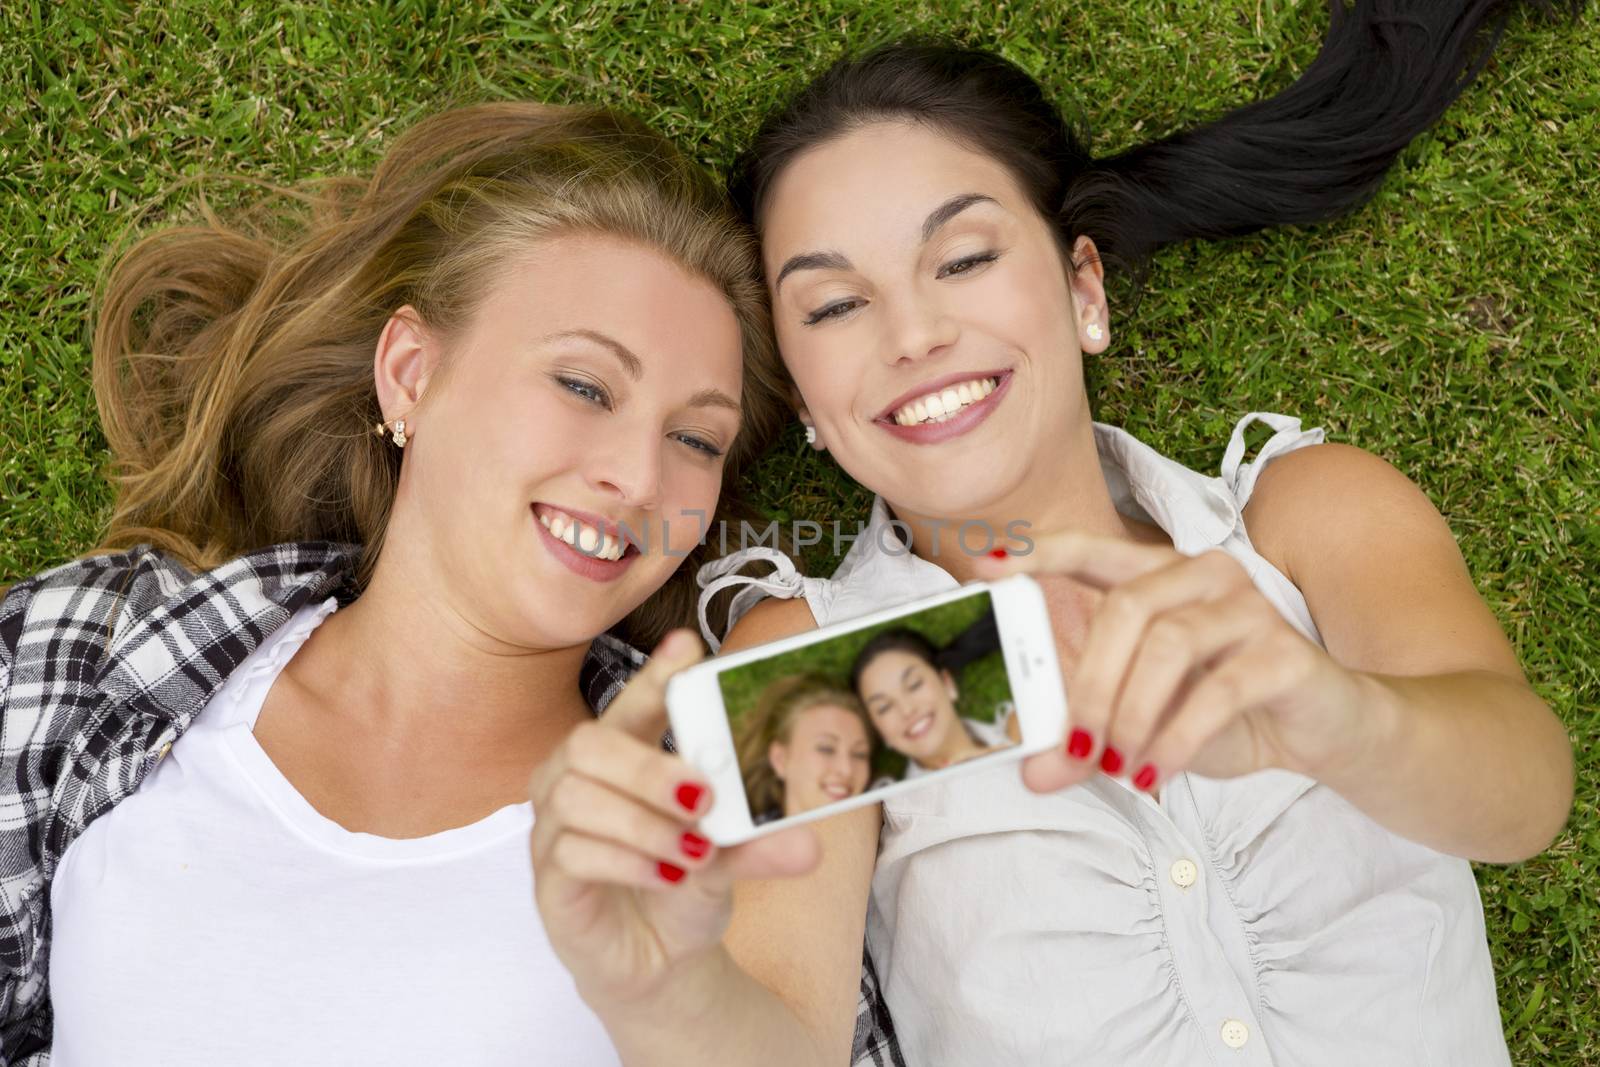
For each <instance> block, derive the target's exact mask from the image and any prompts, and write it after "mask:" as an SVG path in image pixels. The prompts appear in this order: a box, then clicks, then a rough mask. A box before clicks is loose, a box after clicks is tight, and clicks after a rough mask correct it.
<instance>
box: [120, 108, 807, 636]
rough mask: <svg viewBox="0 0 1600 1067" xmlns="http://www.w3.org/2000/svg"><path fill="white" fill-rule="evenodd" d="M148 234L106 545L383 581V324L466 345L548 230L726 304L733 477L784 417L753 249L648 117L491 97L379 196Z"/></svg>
mask: <svg viewBox="0 0 1600 1067" xmlns="http://www.w3.org/2000/svg"><path fill="white" fill-rule="evenodd" d="M199 210H200V219H199V221H198V222H197V223H195V224H192V225H186V226H175V227H172V228H168V229H165V230H161V231H159V232H156V233H153V234H150V235H149V236H146V237H144V238H143V239H142V240H139V241H138V242H137V243H136V244H134V245H133V246H132V247H131V248H130V249H129V250H128V251H127V252H126V253H125V254H124V255H122V256H121V257H120V258H118V259H117V260H116V261H115V262H114V264H113V265H112V267H111V268H110V270H109V273H108V275H107V277H106V278H105V280H104V284H103V287H102V296H101V297H100V299H99V301H98V306H97V310H96V325H95V331H94V342H93V351H94V389H95V398H96V401H97V403H98V405H99V410H100V418H101V421H102V423H103V424H104V427H105V434H106V439H107V441H108V442H109V444H110V448H111V454H112V459H113V464H114V475H113V476H114V481H115V483H116V487H117V497H116V504H115V507H114V510H113V512H112V515H111V519H110V524H109V526H108V528H107V530H106V533H105V536H104V539H103V541H102V543H101V545H100V546H99V547H100V550H115V549H120V548H126V547H129V546H132V545H134V544H138V543H149V544H152V545H154V546H156V547H157V548H160V549H163V550H165V551H167V552H170V553H172V554H174V555H176V556H177V557H179V558H180V559H182V560H183V561H184V562H185V563H186V564H187V565H189V566H191V567H196V568H209V567H214V566H216V565H218V564H220V563H221V562H222V561H224V560H226V559H228V558H230V557H232V556H235V555H238V554H241V553H243V552H247V551H251V550H253V549H257V548H261V547H264V546H267V545H270V544H275V543H278V542H283V541H337V542H354V543H356V544H358V545H360V546H361V556H360V561H359V564H358V567H357V574H356V577H357V581H358V583H360V584H364V583H365V581H366V580H367V579H368V578H369V577H370V575H371V573H372V568H373V564H374V561H375V560H376V558H377V555H378V552H379V551H380V549H381V547H382V545H383V540H384V532H385V527H386V525H387V523H388V519H389V511H390V506H391V504H392V502H393V499H394V493H395V487H396V485H397V483H398V480H399V473H400V453H399V451H398V450H397V449H395V448H393V447H392V446H391V445H390V444H389V443H388V442H387V441H384V440H380V439H379V438H378V437H376V436H375V435H374V434H373V432H372V431H373V427H374V425H375V424H376V423H377V422H378V421H380V420H381V418H382V415H381V413H380V410H379V407H378V402H377V395H376V391H375V388H374V384H373V370H372V360H373V350H374V347H375V345H376V342H377V338H378V335H379V333H380V331H381V330H382V328H383V326H384V324H385V322H386V321H387V320H388V318H389V316H390V315H391V314H392V313H393V312H394V311H395V310H396V309H398V308H399V307H401V306H403V305H406V304H410V305H412V306H413V307H415V308H416V309H417V311H418V313H419V314H420V316H421V317H422V319H423V321H424V322H425V323H426V324H427V325H428V327H429V328H430V329H431V330H433V331H436V332H438V333H440V334H441V335H444V336H448V335H449V334H450V333H451V331H454V330H457V329H459V328H461V327H462V326H463V325H464V324H465V323H466V321H467V320H468V319H469V317H470V315H471V314H472V312H473V311H474V310H475V307H476V301H477V300H478V299H479V297H480V295H481V294H482V293H484V292H485V291H486V289H487V285H486V284H485V281H486V279H487V278H488V276H489V275H490V273H491V272H493V271H494V270H495V269H496V268H497V266H498V265H499V264H501V263H504V262H505V261H506V260H507V259H508V258H510V257H511V256H512V255H514V254H516V253H518V252H520V251H522V250H524V249H526V248H527V247H528V245H529V244H530V243H531V242H535V241H538V240H540V239H542V238H546V237H550V236H552V235H556V234H561V233H571V232H591V233H602V234H608V235H614V236H620V237H624V238H628V239H632V240H635V241H637V242H639V243H641V244H643V245H645V246H647V247H651V248H654V249H657V250H659V251H660V252H662V253H664V254H665V255H668V256H670V257H671V258H673V259H674V260H676V261H677V262H679V263H680V264H682V265H683V266H684V267H685V268H686V269H688V270H689V271H690V272H691V273H693V274H695V275H697V276H700V277H703V278H705V279H706V280H708V281H710V282H711V283H712V284H714V285H716V286H717V287H718V288H719V289H720V290H721V291H722V292H723V293H724V294H726V296H727V298H728V301H729V303H730V304H731V306H732V308H733V310H734V313H735V315H736V317H737V319H738V323H739V328H740V331H741V334H742V337H743V347H744V366H745V376H744V391H743V404H742V407H743V425H742V429H741V432H740V436H739V439H738V440H737V442H735V444H734V447H733V448H732V449H730V450H729V453H728V459H727V462H726V465H725V472H724V479H723V504H722V506H721V508H720V509H719V510H720V512H721V514H720V515H719V516H715V517H714V519H715V518H720V519H727V518H730V517H743V516H744V515H745V514H746V513H747V509H746V508H745V507H744V505H743V504H742V502H741V501H740V500H739V499H738V498H737V496H736V495H735V482H736V480H737V479H738V478H739V476H740V474H741V473H742V472H743V471H744V470H745V468H746V467H747V465H748V463H749V462H750V461H751V460H752V459H753V458H754V457H755V456H757V455H759V454H760V452H761V450H762V449H764V447H765V446H766V445H767V444H768V443H769V442H770V440H771V439H772V437H773V436H774V435H775V433H776V432H777V430H778V429H779V428H780V427H781V425H782V423H783V420H784V419H785V418H786V415H787V405H786V402H785V399H784V392H783V385H782V382H783V378H782V371H781V369H780V367H779V365H778V362H777V357H776V353H775V352H774V349H773V345H772V341H771V336H770V328H769V322H768V313H767V310H766V306H765V295H764V292H763V289H762V285H761V281H760V273H759V265H758V262H759V261H758V259H757V255H756V252H755V246H754V243H753V240H752V238H751V237H750V235H749V234H748V232H747V231H746V230H745V228H744V227H743V226H741V225H740V224H739V223H738V222H737V220H736V219H735V217H734V215H733V214H732V212H731V210H730V209H729V208H728V207H727V206H726V202H725V198H724V197H723V195H722V193H721V191H720V189H719V188H718V187H717V186H716V185H715V183H714V182H713V181H712V180H711V178H710V177H709V176H708V175H707V174H705V172H704V171H702V170H701V169H700V168H699V167H698V166H696V165H695V164H694V163H693V162H691V161H690V160H688V159H687V158H686V157H685V156H684V155H683V154H682V153H680V152H679V151H678V150H677V149H676V148H674V147H673V145H672V144H671V143H670V142H669V141H667V140H666V139H665V138H663V137H661V136H660V135H659V134H656V133H655V132H653V131H652V130H650V129H649V128H648V127H646V126H645V125H643V124H642V123H640V122H638V121H637V120H634V119H631V118H628V117H626V116H623V115H620V114H617V113H614V112H611V111H606V110H600V109H593V108H575V107H557V106H549V105H543V104H536V103H490V104H479V105H474V106H469V107H462V108H456V109H453V110H449V111H445V112H443V113H441V114H438V115H435V116H433V117H431V118H428V119H425V120H423V121H422V122H419V123H418V124H416V125H415V126H413V127H411V128H410V129H409V130H408V131H407V132H406V133H405V134H403V135H402V136H401V137H400V138H399V139H398V140H397V141H396V142H395V144H394V145H393V147H392V148H391V149H390V150H389V151H388V153H387V154H386V155H385V157H384V159H383V160H382V162H381V163H380V164H379V166H378V167H377V169H376V172H375V173H374V174H373V175H372V176H371V178H370V179H362V178H342V179H333V180H327V181H323V182H319V183H315V184H313V185H308V186H305V187H300V188H296V189H273V190H272V194H271V195H269V196H267V197H265V198H264V199H263V201H262V202H261V203H259V204H257V205H256V207H255V208H254V209H252V210H250V211H248V212H245V213H242V214H240V215H239V216H237V217H235V218H232V219H230V220H229V221H224V220H223V219H221V218H219V217H218V216H217V215H216V214H215V213H214V212H213V211H212V210H211V209H210V207H209V206H208V205H207V204H206V203H205V200H204V198H203V196H202V198H201V201H200V205H199ZM709 552H710V547H709V546H703V547H702V548H700V549H698V550H697V551H696V552H695V553H693V554H691V556H690V557H689V559H688V560H687V561H686V565H685V566H684V567H682V568H680V570H679V572H678V573H677V574H676V575H675V576H674V578H673V579H672V580H671V581H669V582H668V583H667V586H666V587H664V588H663V589H662V591H661V592H660V593H658V594H657V595H656V596H655V597H653V598H652V599H651V601H649V602H648V603H647V604H646V605H644V606H643V607H641V608H640V609H639V610H638V611H636V612H635V613H634V614H633V615H632V616H630V617H629V619H628V620H626V622H625V623H624V624H623V627H622V629H623V631H624V635H625V636H627V637H628V638H629V639H631V640H633V641H634V642H635V643H638V644H643V645H648V644H651V643H653V642H654V640H655V639H656V638H657V637H658V636H659V635H660V634H661V633H663V632H664V631H665V630H666V629H667V628H669V627H670V626H672V625H677V624H680V623H682V622H684V621H686V620H688V619H690V618H692V616H693V605H694V599H695V589H694V586H693V576H694V572H695V569H696V568H697V566H698V565H699V563H701V562H702V561H703V559H704V558H705V557H707V555H708V553H709Z"/></svg>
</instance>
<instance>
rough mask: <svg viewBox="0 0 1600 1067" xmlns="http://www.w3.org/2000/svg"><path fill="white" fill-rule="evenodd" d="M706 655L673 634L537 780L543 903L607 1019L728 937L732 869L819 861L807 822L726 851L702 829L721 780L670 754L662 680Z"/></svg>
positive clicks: (554, 934)
mask: <svg viewBox="0 0 1600 1067" xmlns="http://www.w3.org/2000/svg"><path fill="white" fill-rule="evenodd" d="M702 654H703V652H702V649H701V645H700V641H699V638H698V637H696V636H695V635H694V634H692V633H690V632H688V631H686V630H680V631H676V632H674V633H672V634H669V635H668V636H667V638H666V639H665V640H663V641H662V643H661V644H660V645H659V646H658V647H657V648H656V651H655V653H654V654H653V655H652V656H651V657H650V661H649V663H647V664H646V665H645V667H644V668H643V669H642V670H641V671H640V672H639V673H638V674H637V675H635V676H634V677H633V679H632V680H630V681H629V683H628V685H627V686H626V687H625V688H624V689H623V691H622V693H621V694H619V695H618V696H617V698H616V700H614V701H613V702H612V704H611V706H610V707H609V708H607V709H606V712H605V714H604V715H602V716H601V717H600V718H599V719H597V720H595V721H593V722H586V723H584V724H582V725H581V726H579V727H578V728H577V729H575V730H574V731H573V732H572V733H571V734H570V735H569V736H568V738H567V739H566V740H565V741H564V742H563V743H562V744H561V746H560V747H559V748H557V749H556V751H555V752H554V753H553V754H552V755H551V756H550V758H549V759H547V760H546V761H545V762H544V763H543V764H542V765H541V766H540V767H539V769H538V770H537V771H536V772H535V773H534V776H533V780H532V782H531V783H530V793H531V796H532V800H533V809H534V816H535V822H534V828H533V833H532V839H531V842H530V848H531V851H532V856H533V867H534V895H535V898H536V900H537V902H538V906H539V912H540V915H541V917H542V918H543V920H544V926H545V930H546V933H547V934H548V936H549V939H550V944H551V947H552V948H553V949H554V950H555V953H556V955H557V956H558V957H559V958H560V959H561V962H562V963H563V964H565V965H566V967H567V969H568V970H570V971H571V972H572V975H573V977H574V979H575V980H576V981H577V985H578V990H579V993H580V994H581V995H582V996H583V998H584V999H585V1000H586V1001H587V1002H588V1003H589V1005H590V1007H592V1008H594V1009H595V1011H596V1012H597V1013H599V1014H600V1015H601V1017H602V1019H606V1012H607V1008H608V1006H618V1010H619V1011H623V1012H626V1011H627V1010H628V1008H627V1006H629V1005H637V1004H639V1003H640V1002H641V1000H642V999H645V998H649V997H650V996H652V995H653V994H654V993H656V992H657V991H658V990H659V989H660V988H661V987H662V985H663V984H664V983H665V982H666V981H667V980H668V978H669V977H670V976H671V975H672V974H674V973H678V972H679V970H680V969H681V967H682V966H683V965H684V964H685V962H686V961H689V960H690V959H691V958H692V957H694V956H695V955H697V954H704V953H706V952H708V951H709V950H711V949H714V948H716V947H717V946H718V945H719V944H720V942H721V938H722V934H723V931H724V929H725V928H726V926H727V923H728V918H729V915H730V914H731V912H732V895H731V894H732V885H733V882H734V881H735V880H737V879H745V878H771V877H782V876H786V875H795V874H803V873H805V872H806V871H807V870H809V869H810V868H811V867H812V866H813V865H815V863H816V860H817V846H816V842H815V840H814V839H813V838H812V836H811V834H810V833H809V832H807V831H800V832H798V833H796V834H791V835H787V836H786V837H785V838H783V839H777V838H774V839H769V840H763V841H759V842H752V843H751V844H749V845H745V846H742V847H740V848H732V849H725V850H723V849H716V848H714V847H713V846H712V844H711V842H709V841H707V840H706V839H705V838H704V837H702V836H700V834H698V833H697V832H696V831H695V830H694V825H695V822H696V820H697V819H699V818H700V817H702V816H703V815H704V814H705V813H706V812H708V811H709V810H711V809H712V808H713V806H714V805H715V803H716V800H715V793H714V787H713V786H712V784H711V783H710V782H709V781H708V780H707V778H706V777H705V776H704V775H702V774H700V773H698V772H697V771H696V770H695V769H694V768H693V767H691V766H689V764H688V763H686V762H685V761H684V760H683V759H682V758H681V757H679V756H677V755H674V754H672V753H669V752H664V751H662V749H661V746H660V739H661V734H662V731H663V730H664V729H665V727H666V710H665V707H664V698H663V691H664V688H665V685H666V681H667V678H668V677H669V676H670V675H671V674H672V673H673V672H674V671H677V670H681V669H682V668H684V667H687V666H689V665H690V664H693V663H695V662H696V661H698V660H699V659H700V658H701V656H702ZM686 889H689V890H692V891H687V892H686V891H685V890H686ZM606 1021H607V1023H608V1026H609V1025H610V1020H606Z"/></svg>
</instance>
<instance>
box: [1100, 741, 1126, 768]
mask: <svg viewBox="0 0 1600 1067" xmlns="http://www.w3.org/2000/svg"><path fill="white" fill-rule="evenodd" d="M1100 769H1101V770H1102V771H1105V772H1106V773H1107V774H1116V773H1117V772H1118V771H1120V770H1122V753H1120V752H1118V751H1117V750H1116V749H1114V748H1112V747H1111V746H1110V745H1107V746H1106V750H1105V751H1104V752H1102V753H1100Z"/></svg>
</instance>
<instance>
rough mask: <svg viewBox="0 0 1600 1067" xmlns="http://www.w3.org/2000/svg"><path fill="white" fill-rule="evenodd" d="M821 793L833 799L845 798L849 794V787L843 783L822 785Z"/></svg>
mask: <svg viewBox="0 0 1600 1067" xmlns="http://www.w3.org/2000/svg"><path fill="white" fill-rule="evenodd" d="M821 788H822V795H823V796H826V797H829V798H831V799H833V800H845V799H847V798H848V797H849V796H850V787H849V786H843V785H825V786H822V787H821Z"/></svg>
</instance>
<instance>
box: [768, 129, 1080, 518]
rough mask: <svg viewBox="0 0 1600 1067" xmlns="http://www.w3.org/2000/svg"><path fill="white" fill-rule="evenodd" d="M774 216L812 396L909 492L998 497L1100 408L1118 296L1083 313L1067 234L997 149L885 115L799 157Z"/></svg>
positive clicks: (791, 341)
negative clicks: (1090, 343) (1088, 377)
mask: <svg viewBox="0 0 1600 1067" xmlns="http://www.w3.org/2000/svg"><path fill="white" fill-rule="evenodd" d="M761 226H762V256H763V260H764V264H765V269H766V272H767V279H768V285H769V289H770V291H771V293H772V296H773V305H774V319H775V321H776V326H777V335H778V341H779V344H780V346H781V348H782V353H783V360H784V363H785V364H787V365H788V368H789V371H790V373H791V374H792V375H793V377H794V380H795V383H796V385H798V387H799V390H800V394H801V397H802V399H803V407H804V410H803V412H802V414H803V415H804V416H806V417H809V418H810V419H811V420H812V421H813V422H814V423H815V425H816V427H817V431H818V434H819V436H820V438H821V440H822V442H823V444H824V445H825V447H826V448H827V449H828V451H830V452H831V453H832V454H833V456H834V458H835V459H836V460H837V461H838V462H839V464H840V465H841V466H842V467H843V468H844V469H845V470H846V471H848V472H849V473H850V474H851V475H852V476H853V477H855V479H856V480H857V481H859V482H861V483H862V484H863V485H865V486H867V487H868V488H870V489H872V490H873V491H875V492H878V493H881V494H883V495H884V496H886V497H887V498H888V499H889V500H890V501H891V502H892V503H894V504H895V505H897V506H899V507H901V508H903V509H909V510H911V511H914V512H917V513H919V514H923V515H936V516H938V515H947V516H962V515H972V514H981V513H983V512H984V510H985V508H986V506H988V505H991V504H995V503H997V502H999V501H1003V500H1005V499H1006V498H1007V496H1008V494H1012V493H1015V492H1016V491H1017V490H1018V489H1019V487H1021V486H1022V485H1023V483H1024V479H1025V478H1026V476H1027V475H1028V473H1029V471H1030V469H1033V470H1037V469H1038V468H1039V466H1040V465H1039V464H1038V463H1037V462H1036V457H1040V456H1047V455H1051V454H1053V453H1052V452H1051V451H1050V450H1052V449H1054V450H1058V451H1057V452H1056V453H1054V454H1059V449H1061V448H1062V447H1063V443H1064V442H1065V441H1066V440H1067V434H1068V431H1069V429H1070V428H1071V426H1072V424H1073V420H1074V419H1076V418H1078V417H1080V415H1079V413H1080V412H1081V413H1082V416H1084V417H1086V415H1087V405H1086V404H1085V401H1084V394H1083V370H1082V355H1081V348H1080V334H1079V331H1080V328H1082V327H1084V326H1086V324H1087V322H1088V321H1089V320H1088V319H1087V318H1084V317H1083V316H1087V315H1090V314H1092V315H1094V316H1096V317H1095V318H1094V319H1093V321H1096V322H1102V323H1103V318H1100V317H1099V316H1101V315H1103V310H1104V309H1103V298H1102V299H1101V301H1100V303H1099V305H1095V304H1086V305H1085V307H1084V308H1083V310H1082V312H1081V314H1080V310H1079V303H1080V302H1081V300H1079V299H1075V295H1074V287H1073V285H1072V284H1069V282H1070V279H1069V275H1068V272H1067V269H1066V265H1065V263H1064V262H1063V259H1062V256H1061V253H1060V250H1059V246H1058V243H1057V241H1056V239H1055V236H1054V234H1053V233H1052V231H1051V229H1050V227H1049V226H1048V225H1047V224H1046V223H1045V221H1044V219H1042V218H1041V217H1040V216H1039V214H1038V213H1037V212H1036V211H1035V210H1034V209H1033V208H1032V207H1031V206H1030V204H1029V202H1028V200H1027V198H1026V197H1025V196H1024V194H1023V192H1022V190H1021V188H1020V187H1019V186H1018V185H1017V183H1016V181H1015V179H1013V178H1012V177H1011V175H1010V173H1009V172H1008V171H1007V170H1006V169H1005V168H1004V167H1003V166H1001V164H1000V163H998V162H997V161H995V160H994V159H992V158H990V157H988V156H986V155H983V154H981V153H978V152H974V151H972V150H970V149H968V148H965V147H963V146H962V145H961V144H959V143H957V142H956V141H954V140H952V139H950V138H949V137H947V136H945V135H944V134H942V133H939V132H936V131H934V130H932V129H929V128H927V127H925V126H920V125H911V124H905V123H889V122H886V123H877V124H874V125H871V126H867V127H864V128H862V129H859V130H856V131H854V132H852V133H850V134H847V135H845V136H842V137H839V138H837V139H835V140H832V141H828V142H825V143H824V144H822V145H820V146H818V147H816V148H813V149H810V150H809V151H807V152H805V153H804V154H802V155H801V156H799V157H798V158H797V159H796V160H795V161H794V162H793V163H791V164H790V165H789V166H788V167H787V169H785V170H784V171H783V172H782V173H781V174H780V176H779V177H778V179H777V181H776V183H775V184H774V185H773V187H772V189H771V194H770V197H769V199H768V203H767V205H766V208H765V212H764V215H763V217H762V220H761ZM1080 273H1081V272H1080ZM1091 289H1092V290H1093V292H1095V293H1098V291H1099V289H1098V276H1096V277H1095V279H1094V283H1093V285H1092V287H1091Z"/></svg>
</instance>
